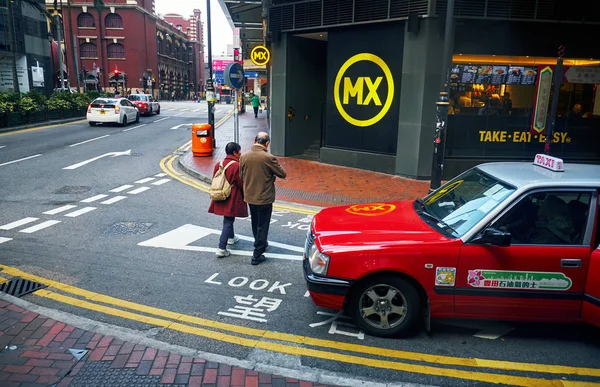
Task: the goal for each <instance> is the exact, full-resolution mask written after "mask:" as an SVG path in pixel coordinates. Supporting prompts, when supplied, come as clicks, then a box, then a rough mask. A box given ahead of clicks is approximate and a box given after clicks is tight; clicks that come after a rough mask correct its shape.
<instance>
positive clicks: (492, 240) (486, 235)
mask: <svg viewBox="0 0 600 387" xmlns="http://www.w3.org/2000/svg"><path fill="white" fill-rule="evenodd" d="M478 239H479V242H480V243H484V244H490V245H493V246H502V247H506V246H510V242H511V239H512V236H511V234H510V233H509V232H506V231H502V230H498V229H497V228H493V227H489V228H486V229H485V230H483V234H481V237H480V238H478Z"/></svg>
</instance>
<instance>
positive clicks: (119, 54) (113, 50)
mask: <svg viewBox="0 0 600 387" xmlns="http://www.w3.org/2000/svg"><path fill="white" fill-rule="evenodd" d="M107 52H108V59H125V47H124V46H123V45H122V44H120V43H111V44H109V45H108V47H107Z"/></svg>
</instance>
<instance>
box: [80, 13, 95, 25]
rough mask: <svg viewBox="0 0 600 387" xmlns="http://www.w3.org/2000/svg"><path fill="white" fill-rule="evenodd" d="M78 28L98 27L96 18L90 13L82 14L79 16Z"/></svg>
mask: <svg viewBox="0 0 600 387" xmlns="http://www.w3.org/2000/svg"><path fill="white" fill-rule="evenodd" d="M77 27H96V21H95V20H94V16H92V14H91V13H89V12H82V13H80V14H79V16H77Z"/></svg>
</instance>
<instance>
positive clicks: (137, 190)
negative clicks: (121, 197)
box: [127, 187, 150, 195]
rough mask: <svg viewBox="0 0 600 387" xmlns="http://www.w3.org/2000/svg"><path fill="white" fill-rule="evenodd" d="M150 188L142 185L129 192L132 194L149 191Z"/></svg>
mask: <svg viewBox="0 0 600 387" xmlns="http://www.w3.org/2000/svg"><path fill="white" fill-rule="evenodd" d="M149 189H150V187H140V188H136V189H134V190H133V191H129V192H127V193H128V194H130V195H137V194H139V193H142V192H144V191H148V190H149Z"/></svg>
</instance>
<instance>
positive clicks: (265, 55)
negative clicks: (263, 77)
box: [250, 46, 271, 66]
mask: <svg viewBox="0 0 600 387" xmlns="http://www.w3.org/2000/svg"><path fill="white" fill-rule="evenodd" d="M250 59H251V60H252V63H254V64H255V65H257V66H264V65H266V64H267V63H269V60H270V59H271V53H270V52H269V49H268V48H266V47H265V46H256V47H254V48H253V49H252V51H251V52H250Z"/></svg>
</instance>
